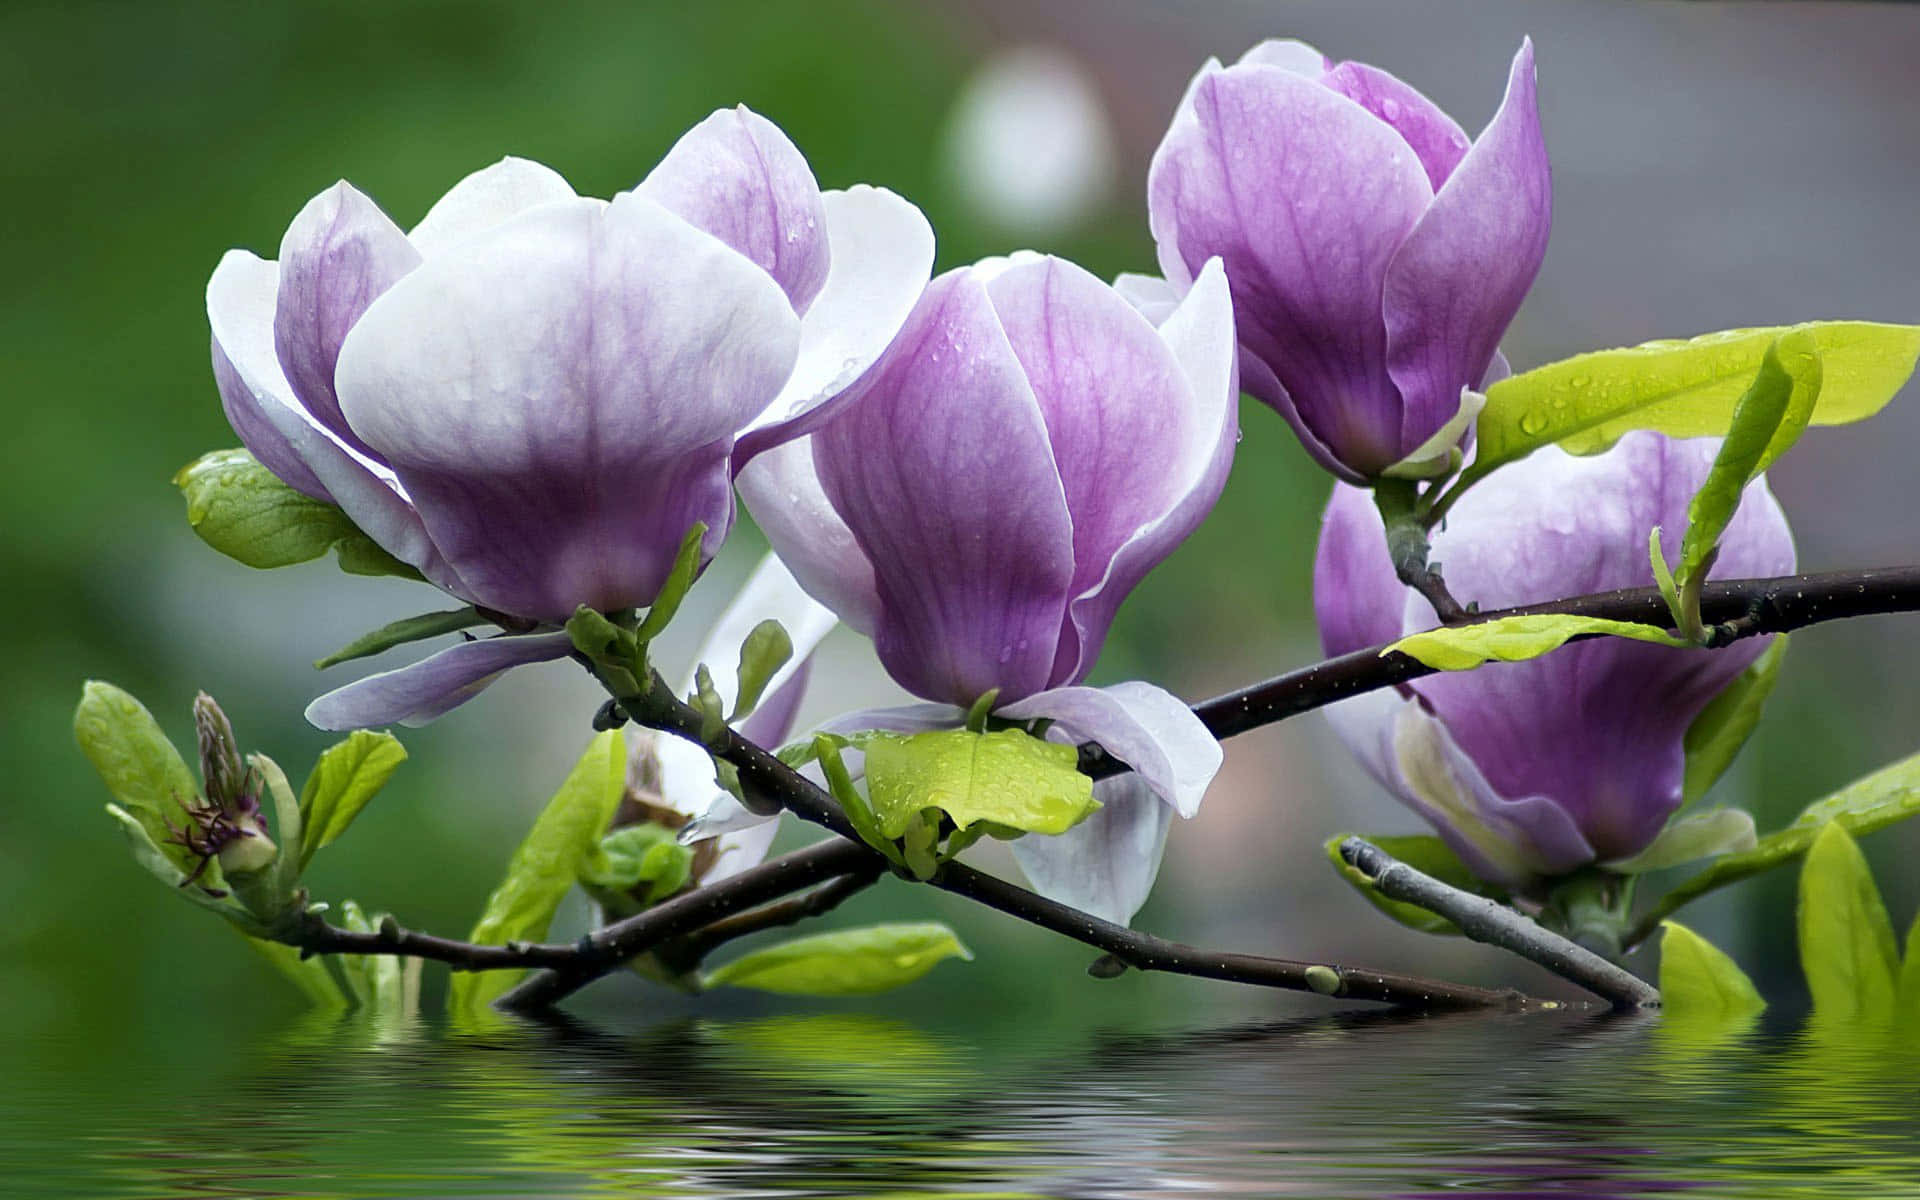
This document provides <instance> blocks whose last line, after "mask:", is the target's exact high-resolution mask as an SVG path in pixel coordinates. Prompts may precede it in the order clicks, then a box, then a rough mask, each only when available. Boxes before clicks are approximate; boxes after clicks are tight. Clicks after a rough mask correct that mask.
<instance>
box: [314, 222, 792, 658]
mask: <svg viewBox="0 0 1920 1200" xmlns="http://www.w3.org/2000/svg"><path fill="white" fill-rule="evenodd" d="M798 326H799V321H798V319H797V318H796V317H795V316H794V315H793V311H792V309H791V308H790V307H789V306H788V305H787V302H786V297H785V295H784V294H783V293H781V292H780V290H779V288H778V287H777V286H776V285H775V284H774V282H773V281H772V279H771V278H769V277H768V276H767V275H766V274H765V273H764V272H762V271H760V270H759V269H758V268H756V267H754V266H753V264H751V263H749V262H747V261H746V260H745V259H744V258H742V257H741V256H740V255H738V254H736V253H735V252H734V251H732V250H731V249H729V248H728V247H726V246H725V245H724V244H722V243H721V242H719V241H717V240H715V239H714V238H712V237H710V236H709V235H707V234H705V233H702V232H700V231H699V230H696V229H694V228H693V227H692V226H690V225H688V224H687V223H686V222H684V221H682V220H680V219H679V218H678V217H675V216H674V215H673V214H671V213H669V212H667V211H666V210H665V209H663V208H661V207H660V206H659V205H657V204H654V203H653V202H651V201H649V200H646V199H644V198H641V197H638V196H635V195H632V194H628V195H624V196H621V197H620V198H618V199H617V200H615V201H614V202H613V203H612V204H611V205H605V204H601V203H600V202H598V201H593V200H574V201H570V202H565V203H557V204H545V205H540V206H538V207H536V208H533V209H530V210H528V211H526V212H523V213H521V214H520V215H519V216H517V217H515V218H513V219H512V220H509V221H507V222H506V223H505V224H502V225H498V226H496V227H494V228H493V229H491V230H489V231H487V232H484V233H480V234H476V235H473V236H471V237H469V238H466V239H465V240H463V241H461V242H460V243H458V244H457V245H456V246H454V247H452V248H451V249H449V250H448V251H447V252H445V253H443V254H439V255H436V256H434V257H432V258H430V259H429V260H428V261H427V262H426V263H425V264H423V265H422V266H421V267H420V268H419V269H418V270H416V271H414V272H413V273H412V274H411V275H408V276H407V277H406V278H405V279H403V280H401V281H400V282H399V283H398V284H396V285H395V286H394V287H393V288H392V289H390V290H389V291H388V292H387V293H386V294H385V295H383V296H381V297H380V298H379V299H378V300H376V301H375V302H374V303H373V305H372V306H371V307H369V308H368V310H367V313H366V315H365V316H364V317H362V318H361V320H360V323H359V324H358V325H356V326H355V327H354V329H353V332H352V333H351V334H349V335H348V337H347V341H346V345H345V346H344V347H343V349H342V350H341V354H340V366H339V372H338V379H337V383H338V387H339V390H340V400H341V405H342V408H343V409H344V411H345V412H346V415H347V419H348V420H349V421H350V422H351V423H352V424H353V426H354V428H355V429H356V430H357V431H358V432H359V433H360V435H361V436H362V437H363V438H365V439H366V441H367V443H368V444H369V445H371V446H373V447H375V448H376V449H378V450H379V451H380V453H381V454H383V455H384V456H385V457H386V459H387V461H388V462H389V463H391V464H392V465H393V468H394V471H395V472H396V474H398V476H399V477H400V480H401V481H402V482H403V483H404V484H405V486H406V489H407V492H408V493H409V495H411V496H412V498H413V501H414V504H415V506H416V507H417V508H418V509H419V511H420V515H421V518H422V519H423V520H424V521H425V522H426V525H427V527H428V529H429V530H430V531H431V532H432V534H433V540H434V543H435V544H436V545H437V546H438V547H439V548H440V550H441V552H442V553H443V554H444V555H445V556H446V558H447V559H448V561H449V562H451V563H452V564H453V565H454V566H455V568H456V569H457V570H458V571H459V573H460V575H461V577H462V579H463V580H465V581H466V583H467V584H468V585H469V587H470V588H471V589H472V590H473V592H474V593H475V595H476V597H477V598H478V599H479V600H480V601H481V602H482V603H485V604H487V605H489V606H490V607H493V608H498V609H500V610H502V611H505V612H510V613H513V614H515V615H518V616H524V617H532V618H537V619H541V620H550V621H563V620H565V619H566V618H567V617H568V616H569V615H570V614H571V613H572V612H573V611H574V609H575V608H576V607H577V606H578V605H581V604H588V605H591V606H593V607H595V608H598V609H601V610H603V611H612V610H615V609H621V608H628V607H633V606H637V605H645V604H648V603H650V602H651V601H652V599H653V597H654V596H655V594H657V592H658V591H659V588H660V586H661V584H662V583H663V582H664V581H665V579H666V577H667V573H668V571H669V569H670V568H671V566H672V563H673V560H674V557H675V554H676V553H677V551H678V548H679V545H680V542H681V540H682V539H683V537H684V536H685V534H686V531H687V529H688V528H690V527H691V526H692V525H693V524H694V523H695V522H696V521H703V522H705V523H706V525H707V527H708V535H707V548H708V552H709V553H711V551H712V549H713V548H714V547H717V546H718V545H719V544H720V541H721V540H722V539H723V538H724V537H725V536H726V532H727V528H728V526H729V524H730V523H731V520H732V511H733V510H732V495H731V488H730V487H729V480H728V471H727V452H728V448H729V446H730V445H731V440H732V434H733V432H734V431H735V430H736V429H738V428H739V427H740V425H742V424H744V423H745V422H746V420H748V419H749V418H750V417H751V416H752V414H754V413H756V412H758V411H759V410H760V409H761V408H762V407H764V406H765V404H766V403H767V399H768V397H770V396H771V395H773V394H774V393H775V392H777V391H778V389H779V387H780V384H781V382H782V381H783V380H785V378H786V377H787V374H788V373H789V372H790V371H791V369H792V365H793V358H794V353H795V350H796V347H797V344H798V336H799V328H798ZM482 416H484V419H478V418H480V417H482Z"/></svg>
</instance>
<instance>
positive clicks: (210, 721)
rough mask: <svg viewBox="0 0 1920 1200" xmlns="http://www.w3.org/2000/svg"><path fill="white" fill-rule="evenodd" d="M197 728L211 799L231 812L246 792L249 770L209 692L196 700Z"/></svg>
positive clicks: (226, 722) (225, 719)
mask: <svg viewBox="0 0 1920 1200" xmlns="http://www.w3.org/2000/svg"><path fill="white" fill-rule="evenodd" d="M193 728H194V732H195V733H196V734H197V735H198V737H199V742H200V778H201V780H202V781H203V782H204V784H205V786H206V789H207V799H208V800H211V801H212V802H213V803H214V804H215V805H216V806H217V807H219V808H223V809H231V808H233V807H234V802H235V800H236V799H237V798H238V797H239V796H240V794H241V793H242V792H243V791H244V790H245V787H246V767H245V766H244V765H243V764H242V763H241V761H240V747H239V746H238V745H237V744H236V743H235V742H234V739H233V726H232V725H231V724H230V723H228V721H227V714H226V713H224V712H222V711H220V706H219V705H218V704H216V703H215V702H214V699H213V697H212V696H209V695H207V694H206V693H205V692H201V693H200V694H199V695H198V696H195V697H194V698H193Z"/></svg>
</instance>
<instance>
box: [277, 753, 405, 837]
mask: <svg viewBox="0 0 1920 1200" xmlns="http://www.w3.org/2000/svg"><path fill="white" fill-rule="evenodd" d="M406 760H407V752H406V749H405V748H404V747H402V746H401V745H400V741H399V739H398V738H396V737H394V736H393V735H392V734H390V733H384V732H382V733H374V732H372V731H370V730H365V729H356V730H354V731H353V732H352V733H350V734H348V735H347V740H346V741H344V742H335V743H334V744H333V745H331V746H329V747H327V749H326V750H325V751H323V752H322V753H321V755H320V759H319V761H318V762H316V763H314V764H313V773H312V774H310V775H308V776H307V783H306V786H305V787H303V788H301V789H300V821H301V827H302V832H301V836H300V869H301V870H303V871H304V870H305V869H306V867H307V864H308V863H310V862H312V861H313V856H314V854H315V852H317V851H318V850H319V849H320V848H321V847H322V846H325V845H329V844H331V843H332V842H333V841H334V840H336V839H337V838H339V836H340V835H341V834H343V833H345V832H346V831H347V827H348V826H349V825H352V824H353V820H354V818H355V817H357V816H359V815H360V810H361V809H363V808H365V807H366V806H367V801H369V800H371V799H373V797H374V795H375V794H376V793H378V792H379V790H380V789H381V788H383V787H385V786H386V784H387V780H388V779H389V778H391V777H392V775H393V772H394V770H395V769H396V768H397V767H399V765H400V764H401V763H403V762H405V761H406Z"/></svg>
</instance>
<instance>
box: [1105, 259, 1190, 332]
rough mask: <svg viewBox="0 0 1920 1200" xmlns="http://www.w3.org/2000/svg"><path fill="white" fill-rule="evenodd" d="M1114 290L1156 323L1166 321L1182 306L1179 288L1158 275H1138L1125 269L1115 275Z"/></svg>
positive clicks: (1141, 313)
mask: <svg viewBox="0 0 1920 1200" xmlns="http://www.w3.org/2000/svg"><path fill="white" fill-rule="evenodd" d="M1113 290H1114V291H1116V292H1119V293H1120V298H1121V299H1122V300H1125V301H1126V302H1127V303H1128V304H1131V305H1133V306H1134V308H1136V309H1138V310H1139V312H1140V315H1141V316H1143V317H1145V318H1146V319H1147V320H1149V321H1151V322H1153V323H1154V324H1155V325H1159V324H1161V323H1162V322H1164V321H1165V320H1166V319H1167V318H1168V317H1169V316H1171V315H1173V310H1174V309H1176V308H1178V307H1179V306H1180V296H1181V292H1180V291H1179V289H1177V288H1175V287H1174V286H1173V285H1172V284H1171V283H1168V282H1167V281H1166V280H1165V279H1162V278H1161V277H1160V276H1158V275H1136V274H1133V273H1131V272H1125V271H1123V272H1121V273H1120V274H1118V275H1115V276H1114V277H1113Z"/></svg>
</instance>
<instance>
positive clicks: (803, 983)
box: [700, 922, 973, 996]
mask: <svg viewBox="0 0 1920 1200" xmlns="http://www.w3.org/2000/svg"><path fill="white" fill-rule="evenodd" d="M947 958H962V959H968V960H971V959H972V958H973V953H972V951H970V950H968V949H967V948H966V947H965V946H963V945H961V944H960V939H959V938H958V937H957V936H955V934H954V932H953V930H951V929H948V928H947V927H946V926H945V925H941V924H938V923H935V922H920V923H905V922H902V923H891V924H884V925H868V926H864V927H862V928H859V929H842V930H836V931H835V932H833V933H819V934H814V935H813V936H811V937H803V938H795V939H794V940H792V941H790V942H782V943H780V944H779V945H777V946H769V947H768V948H766V949H765V950H756V951H754V952H753V953H751V954H747V955H744V956H742V957H740V958H736V959H734V960H733V961H732V962H730V963H727V964H725V965H724V966H720V967H716V968H715V969H714V970H711V971H707V972H704V973H702V975H701V976H700V986H701V987H702V988H703V989H705V988H716V987H744V988H754V989H757V990H759V991H763V992H779V993H781V994H783V995H789V996H870V995H873V994H874V993H876V992H884V991H888V990H890V989H892V988H897V987H899V986H901V985H902V984H908V983H912V982H913V981H914V980H916V979H918V978H920V977H921V976H922V975H925V974H926V973H927V972H928V971H930V970H932V969H933V968H934V966H935V964H937V963H939V962H940V961H941V960H942V959H947Z"/></svg>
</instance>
